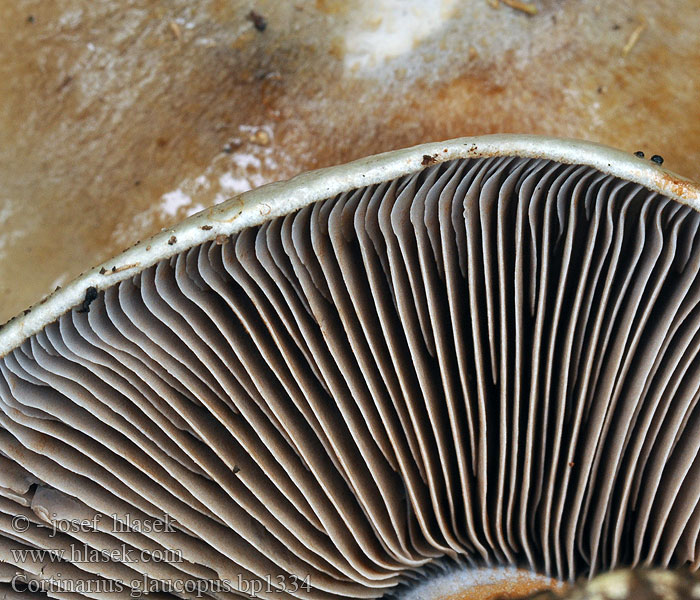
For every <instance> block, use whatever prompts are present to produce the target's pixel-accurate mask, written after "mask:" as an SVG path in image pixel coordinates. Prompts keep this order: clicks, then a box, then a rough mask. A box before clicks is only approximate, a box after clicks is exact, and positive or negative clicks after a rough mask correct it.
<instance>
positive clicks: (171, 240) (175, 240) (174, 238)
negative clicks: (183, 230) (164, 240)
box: [168, 235, 177, 246]
mask: <svg viewBox="0 0 700 600" xmlns="http://www.w3.org/2000/svg"><path fill="white" fill-rule="evenodd" d="M175 242H177V238H176V237H175V236H174V235H171V236H170V239H169V240H168V246H172V245H173V244H174V243H175Z"/></svg>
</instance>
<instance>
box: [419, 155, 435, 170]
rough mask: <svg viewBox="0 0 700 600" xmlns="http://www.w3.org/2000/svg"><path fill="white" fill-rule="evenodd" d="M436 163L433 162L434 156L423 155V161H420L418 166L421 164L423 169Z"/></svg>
mask: <svg viewBox="0 0 700 600" xmlns="http://www.w3.org/2000/svg"><path fill="white" fill-rule="evenodd" d="M436 162H437V161H436V160H435V157H434V156H430V154H424V155H423V160H422V161H421V163H420V164H422V165H423V166H424V167H427V166H428V165H432V164H435V163H436Z"/></svg>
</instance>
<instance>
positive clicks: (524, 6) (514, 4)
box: [501, 0, 537, 15]
mask: <svg viewBox="0 0 700 600" xmlns="http://www.w3.org/2000/svg"><path fill="white" fill-rule="evenodd" d="M501 2H503V4H505V5H506V6H510V7H511V8H514V9H515V10H519V11H520V12H524V13H526V14H528V15H536V14H537V7H536V6H535V5H534V4H528V3H527V2H521V1H520V0H501Z"/></svg>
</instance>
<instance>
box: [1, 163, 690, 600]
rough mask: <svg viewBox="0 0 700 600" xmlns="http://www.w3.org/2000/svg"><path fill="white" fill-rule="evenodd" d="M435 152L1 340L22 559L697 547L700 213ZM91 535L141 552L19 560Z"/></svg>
mask: <svg viewBox="0 0 700 600" xmlns="http://www.w3.org/2000/svg"><path fill="white" fill-rule="evenodd" d="M427 156H428V158H430V155H427ZM432 162H435V161H434V160H432V161H431V160H428V161H424V163H425V164H426V165H427V166H425V167H422V168H420V169H418V170H415V171H413V172H411V173H409V174H407V175H404V176H400V177H397V178H393V179H388V180H386V181H382V182H378V183H373V184H371V185H367V186H365V187H359V188H353V189H350V190H348V191H346V192H344V193H341V194H339V195H335V196H332V197H328V198H326V199H324V200H321V201H318V202H314V203H312V204H309V205H308V206H306V207H304V208H301V209H299V210H296V211H294V212H292V213H290V214H287V215H286V216H279V217H273V218H270V219H269V220H267V221H265V222H263V223H262V224H261V225H257V226H252V227H247V228H244V229H243V230H241V231H239V232H237V233H235V234H233V235H231V236H226V237H223V238H222V237H221V236H219V237H217V239H216V240H212V241H207V242H205V243H202V244H199V245H196V246H193V247H190V248H187V249H185V250H182V251H179V252H177V253H176V254H174V255H173V256H171V257H169V258H167V259H163V260H161V261H160V262H157V263H156V264H154V265H153V266H150V267H148V268H146V269H144V270H142V271H140V272H138V273H137V274H135V275H133V276H130V277H129V278H128V279H125V280H123V281H121V282H119V283H117V284H115V285H111V286H108V287H106V289H103V290H99V291H97V289H96V288H92V289H93V290H95V293H94V294H90V295H89V298H88V296H86V298H85V301H84V302H83V303H82V305H79V306H76V307H74V308H73V309H71V310H69V311H67V312H65V313H63V314H62V315H60V317H59V318H58V319H57V320H55V321H53V322H51V323H48V324H47V325H46V326H45V327H44V328H43V329H42V330H41V331H39V332H38V333H36V334H34V335H31V336H30V337H27V338H26V339H25V340H24V341H23V342H22V343H21V344H20V345H18V346H17V347H16V348H14V349H13V350H12V351H10V352H8V353H7V354H6V355H5V356H4V357H3V358H2V359H0V463H2V465H1V468H0V478H1V479H0V536H1V539H0V561H2V562H3V563H7V564H8V565H11V566H12V567H15V568H18V569H21V570H22V571H23V572H24V573H25V574H26V579H27V581H34V580H43V581H45V582H46V581H47V580H48V579H49V578H51V577H53V579H54V581H55V580H57V579H60V580H61V581H63V584H62V585H63V588H60V585H59V588H60V589H62V590H63V591H62V592H60V593H59V596H60V594H61V593H66V592H69V591H71V590H69V589H68V588H67V587H66V586H67V585H68V584H67V583H66V581H80V580H94V581H98V582H100V584H101V585H103V586H107V585H108V584H109V583H110V582H126V584H125V586H124V587H123V589H121V590H114V589H113V590H111V591H110V593H109V594H108V595H109V597H110V598H112V597H113V598H128V597H129V594H130V592H131V591H133V590H132V589H130V588H131V584H130V583H129V582H131V583H133V587H134V588H137V587H138V585H141V584H137V583H135V582H138V581H144V578H145V581H147V582H148V585H149V586H150V585H151V584H152V585H153V588H152V589H153V590H158V593H159V595H158V596H157V597H159V598H160V597H166V596H167V597H169V596H170V595H171V594H175V595H181V594H178V590H175V589H173V588H172V587H168V582H173V581H190V582H199V583H198V585H200V586H201V587H202V588H203V589H204V588H206V592H207V593H210V594H211V595H212V596H213V597H217V598H218V597H230V596H231V594H234V595H235V593H239V594H241V595H244V594H245V593H247V592H246V590H248V591H249V590H250V587H249V586H250V585H253V584H252V582H256V583H255V585H258V584H260V585H261V586H262V587H261V588H260V591H259V593H258V596H259V597H261V598H291V597H299V598H314V599H315V598H376V597H381V596H384V595H389V596H391V595H400V594H401V593H402V592H403V591H404V590H405V589H408V588H409V587H410V586H412V585H415V584H416V583H417V582H420V581H421V580H422V579H424V578H425V577H428V576H430V575H431V574H433V573H439V572H441V571H444V570H445V569H448V568H453V567H455V566H457V567H463V568H476V567H482V566H492V567H496V566H500V565H503V566H510V565H513V566H519V567H523V568H527V569H529V570H531V571H533V572H537V573H542V574H546V575H548V576H552V577H555V578H557V579H561V580H573V579H575V578H577V577H579V576H582V575H595V574H596V573H599V572H600V571H603V570H610V569H614V568H616V567H619V566H636V565H640V566H651V565H653V566H662V567H665V566H670V565H683V564H689V565H691V566H692V568H693V569H695V568H696V567H697V561H698V558H699V554H698V533H700V510H698V500H700V477H699V476H698V475H699V474H700V473H699V471H700V461H698V460H697V453H698V450H699V449H700V412H699V411H698V408H697V400H698V397H700V394H699V392H698V390H699V389H700V386H699V383H700V375H698V373H700V370H699V369H698V361H699V358H698V354H699V351H700V309H699V308H698V307H699V305H700V277H698V274H699V273H700V247H699V245H700V238H699V237H698V226H699V225H700V214H698V212H697V211H696V210H694V209H693V208H691V207H690V206H688V205H686V204H683V203H682V202H679V201H677V200H674V199H672V198H670V197H667V196H664V195H662V194H660V193H659V192H657V191H651V190H650V189H648V188H646V187H644V186H642V185H640V184H639V183H634V182H631V181H627V180H624V179H621V178H619V177H615V176H613V175H611V174H606V173H604V172H601V171H600V170H597V169H595V168H592V167H591V166H586V165H577V164H564V163H563V162H557V161H553V160H549V159H543V158H522V157H517V156H500V157H491V158H463V159H459V160H448V161H446V162H438V163H437V164H431V163H432ZM88 292H89V289H88ZM93 296H96V297H94V298H93ZM88 300H89V301H88ZM99 515H102V516H101V517H100V516H99ZM18 516H20V517H21V519H20V521H21V522H23V523H25V522H26V525H27V527H26V529H25V530H24V531H18V528H17V527H16V522H17V517H18ZM154 519H157V520H159V522H165V523H168V522H170V523H171V529H172V530H167V531H151V530H149V531H146V530H144V529H143V527H139V526H138V525H135V524H134V523H149V522H151V523H152V522H153V520H154ZM57 522H60V523H64V524H66V523H74V522H89V523H92V524H94V526H92V527H91V528H87V530H85V531H83V530H81V531H72V530H70V531H66V532H61V531H59V532H58V533H57V534H56V535H55V536H53V537H52V536H51V533H52V531H51V529H49V528H47V527H46V526H45V525H46V524H50V523H57ZM120 523H121V525H120ZM122 525H125V527H122ZM76 545H77V546H79V547H80V548H83V547H84V548H89V549H94V550H97V551H104V552H107V551H110V550H119V549H122V550H123V549H124V548H126V549H129V553H128V556H129V557H130V558H131V557H137V558H135V559H134V560H126V559H125V558H124V555H123V554H122V555H119V554H118V553H117V554H113V555H110V556H112V558H111V559H110V560H107V561H105V562H104V563H103V562H100V563H95V562H92V561H79V560H73V561H71V560H69V559H64V560H60V561H58V562H56V561H51V560H46V559H44V560H41V559H37V560H33V559H31V558H26V557H25V560H22V559H20V558H18V556H20V555H19V554H18V553H17V552H16V551H17V550H26V549H32V548H33V549H44V550H49V549H60V548H62V549H64V550H66V551H68V550H69V549H70V548H71V547H75V546H76ZM168 552H171V554H167V553H168ZM172 553H175V554H172ZM20 554H21V553H20ZM119 556H122V558H123V560H119V559H118V558H116V557H119ZM153 557H165V560H154V559H153ZM0 573H1V572H0ZM56 573H62V578H57V577H56ZM3 581H5V580H3ZM211 582H218V583H219V584H220V583H221V582H227V583H228V585H229V587H230V589H226V590H221V589H218V590H213V589H212V588H211V587H207V586H211ZM293 582H296V583H297V585H296V587H294V585H293ZM304 582H308V585H307V586H305V585H303V583H304ZM0 585H1V586H4V588H3V589H7V586H8V585H10V584H9V583H7V582H6V583H0ZM246 586H248V587H246ZM292 588H294V589H292ZM149 589H151V588H149ZM53 593H56V589H54V590H53ZM76 594H78V595H77V596H75V597H80V596H86V597H94V596H93V595H92V594H91V593H83V592H76ZM72 597H73V596H72Z"/></svg>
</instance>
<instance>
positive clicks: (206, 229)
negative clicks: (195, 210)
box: [202, 225, 212, 231]
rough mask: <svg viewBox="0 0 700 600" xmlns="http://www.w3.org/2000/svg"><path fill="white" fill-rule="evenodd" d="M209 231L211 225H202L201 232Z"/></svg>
mask: <svg viewBox="0 0 700 600" xmlns="http://www.w3.org/2000/svg"><path fill="white" fill-rule="evenodd" d="M210 229H212V226H211V225H202V231H209V230H210Z"/></svg>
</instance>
